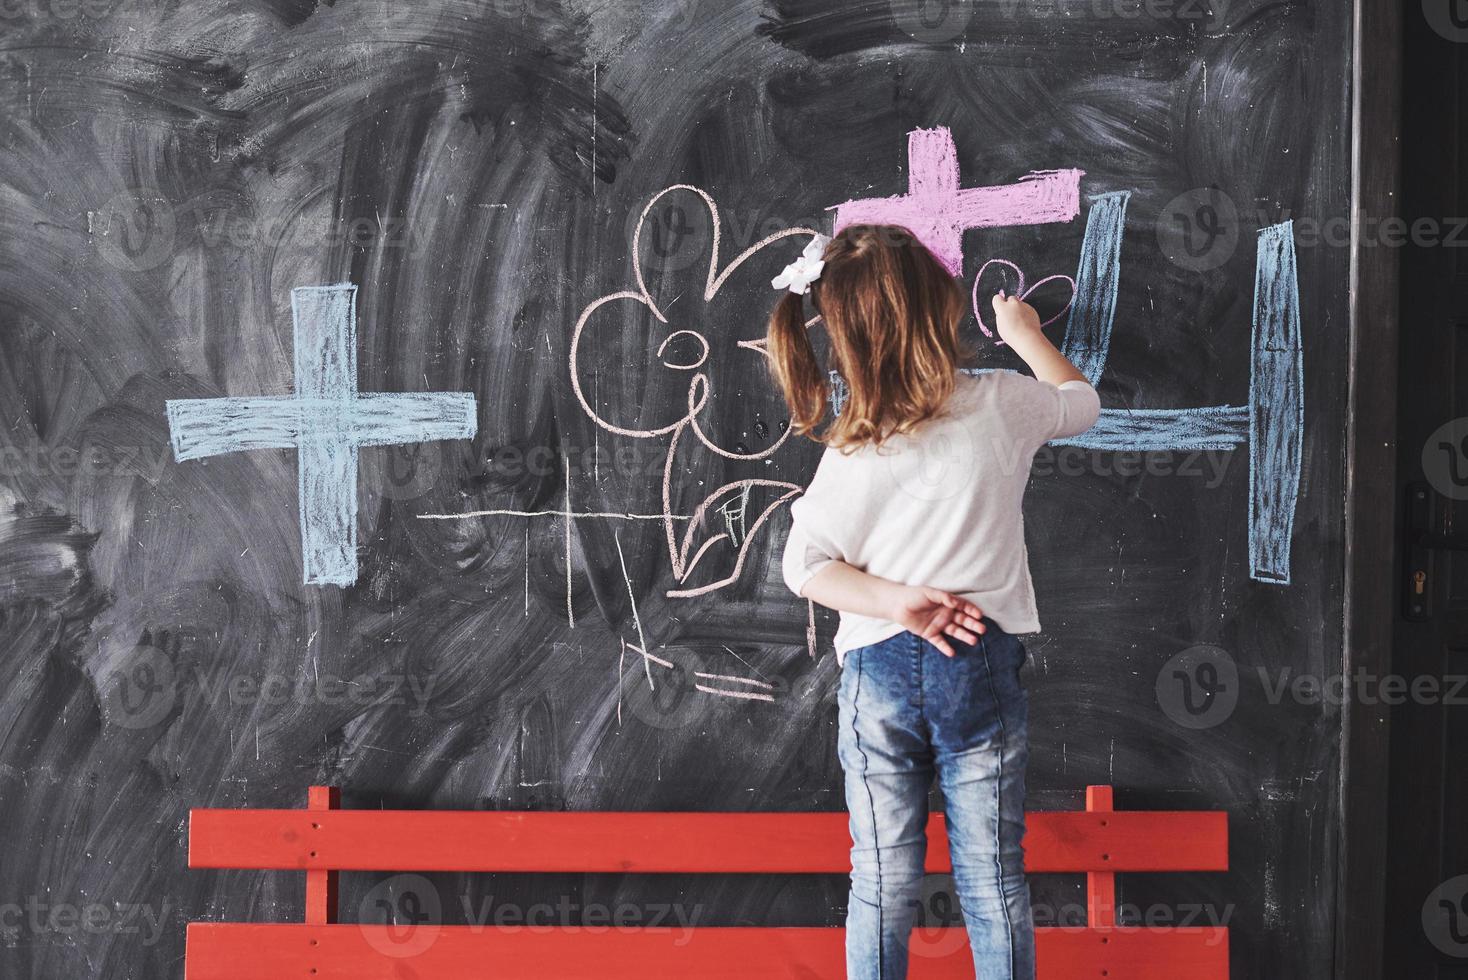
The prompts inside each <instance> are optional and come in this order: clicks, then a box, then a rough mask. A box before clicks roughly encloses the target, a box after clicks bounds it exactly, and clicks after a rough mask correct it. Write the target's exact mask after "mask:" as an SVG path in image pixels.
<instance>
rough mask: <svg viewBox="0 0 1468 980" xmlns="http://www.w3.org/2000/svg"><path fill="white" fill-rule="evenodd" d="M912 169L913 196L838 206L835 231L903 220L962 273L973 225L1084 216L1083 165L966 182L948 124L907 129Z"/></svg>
mask: <svg viewBox="0 0 1468 980" xmlns="http://www.w3.org/2000/svg"><path fill="white" fill-rule="evenodd" d="M907 168H908V188H907V193H906V194H903V195H901V196H898V197H872V198H864V199H862V200H857V201H847V202H846V203H845V204H838V205H836V207H835V211H836V224H835V230H836V231H840V230H841V229H842V228H844V227H846V226H847V225H866V224H876V225H902V226H904V227H906V228H907V229H908V230H909V231H911V232H912V233H913V234H914V235H916V236H917V237H918V239H919V240H920V241H921V242H922V243H923V244H924V245H926V246H927V247H928V248H929V249H930V250H931V251H932V253H933V254H934V255H936V256H937V257H938V259H939V261H941V262H942V263H943V264H944V265H945V266H947V268H948V271H949V272H951V273H953V275H955V276H960V275H962V274H963V233H964V231H965V230H966V229H969V228H997V227H1002V226H1005V225H1043V224H1049V223H1050V222H1053V221H1070V220H1072V219H1073V218H1075V217H1076V216H1077V215H1078V214H1080V213H1081V175H1082V174H1083V173H1084V171H1081V170H1043V171H1038V172H1036V173H1032V174H1029V175H1027V176H1025V177H1021V178H1020V179H1019V180H1018V181H1017V182H1015V183H1013V184H1001V185H999V186H996V187H961V186H959V176H958V150H957V148H956V147H955V146H954V145H953V133H951V132H950V131H949V130H948V128H947V127H946V126H939V127H938V128H936V129H915V130H913V131H912V132H910V133H908V134H907ZM827 210H831V209H829V208H828V209H827Z"/></svg>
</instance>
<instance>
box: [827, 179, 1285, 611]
mask: <svg viewBox="0 0 1468 980" xmlns="http://www.w3.org/2000/svg"><path fill="white" fill-rule="evenodd" d="M1130 199H1131V194H1130V193H1128V192H1125V191H1121V192H1116V193H1111V194H1100V195H1097V196H1095V197H1093V198H1091V201H1092V207H1091V212H1090V216H1089V217H1088V219H1087V221H1086V235H1085V239H1084V241H1083V243H1082V245H1081V259H1080V265H1079V267H1078V269H1077V272H1076V301H1075V306H1074V307H1073V308H1072V310H1071V315H1070V320H1069V323H1068V324H1067V326H1066V333H1065V341H1064V343H1063V346H1062V350H1063V352H1064V353H1065V355H1066V356H1067V357H1068V358H1070V360H1071V361H1072V363H1074V364H1075V365H1076V366H1077V367H1078V368H1079V369H1080V370H1081V371H1082V372H1083V373H1084V374H1085V375H1086V377H1087V378H1089V379H1090V381H1091V383H1092V384H1093V385H1094V384H1097V383H1098V382H1099V381H1100V380H1101V375H1102V374H1103V373H1104V372H1105V370H1106V359H1107V357H1108V355H1109V352H1110V348H1111V333H1112V328H1113V323H1114V321H1115V317H1116V297H1117V289H1118V286H1119V284H1120V281H1121V241H1122V232H1123V230H1124V226H1125V224H1126V209H1127V203H1128V202H1129V200H1130ZM1250 352H1251V357H1250V365H1249V368H1250V370H1249V404H1248V405H1246V406H1245V405H1208V406H1203V407H1200V408H1162V409H1114V408H1108V409H1103V410H1102V411H1101V417H1100V419H1099V420H1097V422H1096V424H1095V425H1094V426H1092V427H1091V428H1090V429H1089V430H1087V431H1086V432H1084V433H1082V434H1081V435H1079V436H1076V437H1075V438H1072V439H1057V440H1055V441H1054V443H1052V444H1053V445H1057V446H1079V447H1082V448H1086V449H1095V450H1101V451H1117V452H1139V451H1140V452H1160V451H1212V452H1227V451H1232V450H1235V449H1238V448H1240V447H1242V446H1244V445H1246V444H1247V445H1248V447H1249V463H1250V466H1249V576H1250V578H1253V579H1255V580H1256V581H1260V582H1268V583H1274V584H1278V585H1288V584H1290V539H1291V536H1292V535H1293V533H1294V527H1295V508H1296V506H1297V504H1298V502H1299V493H1300V474H1301V459H1302V454H1303V449H1304V438H1305V435H1304V433H1305V366H1304V348H1303V344H1302V343H1301V339H1300V286H1299V269H1298V266H1297V263H1296V259H1295V239H1294V223H1293V222H1289V221H1287V222H1284V223H1283V224H1278V225H1272V226H1270V227H1267V228H1264V229H1261V230H1260V232H1259V253H1258V258H1257V261H1256V264H1255V272H1254V320H1253V331H1252V334H1251V341H1250ZM990 370H1008V369H1007V368H999V369H991V368H977V369H973V368H969V369H964V373H966V374H984V373H987V372H988V371H990ZM830 382H831V388H830V394H831V399H830V401H831V414H832V415H833V416H835V415H840V414H841V409H842V408H843V407H844V406H845V404H846V400H847V397H848V395H849V392H848V389H847V386H846V382H845V380H844V379H843V378H842V377H841V375H840V374H838V373H837V372H835V371H831V372H830Z"/></svg>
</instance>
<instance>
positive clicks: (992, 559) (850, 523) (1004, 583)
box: [782, 371, 1101, 663]
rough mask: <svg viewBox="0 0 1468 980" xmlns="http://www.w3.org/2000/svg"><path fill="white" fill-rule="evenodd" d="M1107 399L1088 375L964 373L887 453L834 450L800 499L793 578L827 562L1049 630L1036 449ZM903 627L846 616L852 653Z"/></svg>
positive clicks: (790, 566)
mask: <svg viewBox="0 0 1468 980" xmlns="http://www.w3.org/2000/svg"><path fill="white" fill-rule="evenodd" d="M1100 410H1101V403H1100V399H1099V398H1098V397H1097V395H1096V391H1095V389H1094V388H1092V387H1091V386H1090V385H1089V384H1087V383H1086V382H1084V381H1067V382H1065V383H1064V384H1062V385H1060V386H1059V387H1056V386H1055V385H1052V384H1049V383H1047V382H1043V381H1037V380H1036V379H1034V378H1032V377H1030V376H1029V375H1024V374H1018V373H1016V372H1013V371H993V372H988V373H985V374H980V375H967V374H960V375H959V376H958V379H957V382H956V387H955V389H954V392H953V396H952V397H951V399H950V400H949V402H948V405H947V406H946V407H945V410H944V413H943V414H942V415H941V416H940V417H938V418H934V419H931V420H929V421H928V422H926V423H924V424H923V425H922V426H920V427H919V429H918V430H917V431H916V432H914V433H912V434H911V435H908V436H898V437H894V438H893V439H890V440H888V442H887V443H886V444H885V445H883V446H882V447H881V449H880V450H879V449H874V448H873V447H871V446H863V447H862V448H860V449H858V450H855V451H854V452H851V453H842V452H841V451H840V450H836V449H829V448H828V449H827V450H826V451H825V453H824V454H823V455H822V456H821V461H820V465H819V466H818V467H817V468H816V474H815V478H814V479H813V480H812V481H811V484H810V487H809V488H808V489H807V490H806V491H805V493H804V495H802V496H801V497H799V498H798V499H797V500H796V501H795V503H794V504H792V505H791V508H790V513H791V517H792V524H791V529H790V537H789V539H788V540H787V541H786V543H785V553H784V558H783V563H782V565H783V573H784V578H785V583H786V584H787V585H788V586H789V587H790V589H791V590H792V591H793V592H795V593H796V594H797V595H800V594H801V590H802V589H803V588H804V587H805V584H806V582H808V581H809V580H810V578H811V576H813V575H815V573H816V572H818V571H820V569H821V567H822V566H824V565H826V564H827V563H828V562H831V561H835V560H840V561H844V562H846V563H847V564H849V565H852V566H855V567H856V568H859V569H862V570H863V571H866V572H869V573H870V574H872V575H878V576H881V577H882V578H886V579H892V580H894V581H897V582H902V583H904V584H907V585H925V586H931V587H933V588H938V589H943V590H944V591H946V592H951V593H953V594H955V595H960V596H963V597H964V598H966V599H969V600H971V601H972V602H974V603H976V604H977V605H978V606H979V608H981V609H982V610H983V611H984V613H985V615H987V616H989V617H990V618H991V619H993V620H994V621H995V622H996V623H998V624H999V625H1000V626H1001V627H1002V628H1003V629H1005V630H1006V631H1008V632H1010V633H1034V632H1038V631H1039V629H1040V618H1039V614H1038V612H1037V610H1036V608H1035V589H1034V585H1033V583H1032V582H1031V580H1030V567H1029V556H1028V553H1027V552H1026V550H1025V535H1024V515H1023V512H1022V510H1021V503H1022V501H1023V498H1024V491H1025V485H1026V483H1027V482H1028V481H1029V475H1030V464H1031V461H1032V460H1033V458H1034V455H1035V453H1036V451H1037V450H1039V448H1040V447H1041V446H1043V445H1044V444H1045V443H1047V442H1049V441H1050V440H1052V439H1061V438H1066V437H1068V436H1074V435H1079V434H1080V433H1082V432H1084V431H1086V430H1087V429H1089V428H1090V427H1091V426H1092V425H1093V424H1095V422H1096V419H1097V417H1098V416H1099V414H1100ZM900 632H902V627H901V626H899V625H898V624H896V623H892V622H889V621H886V620H882V619H874V618H871V617H867V616H858V615H854V614H852V613H846V612H843V613H841V621H840V625H839V626H838V628H837V630H836V658H837V662H838V663H841V662H843V661H844V654H845V653H846V651H847V650H853V649H855V648H857V647H861V646H866V645H868V644H871V643H876V642H877V641H879V640H883V639H886V638H887V637H889V636H893V635H895V634H897V633H900Z"/></svg>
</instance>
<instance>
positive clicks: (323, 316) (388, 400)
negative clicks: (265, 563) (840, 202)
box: [168, 283, 478, 585]
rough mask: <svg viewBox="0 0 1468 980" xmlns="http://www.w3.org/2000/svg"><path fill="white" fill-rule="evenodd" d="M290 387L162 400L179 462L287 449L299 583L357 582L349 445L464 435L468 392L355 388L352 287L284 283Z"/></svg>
mask: <svg viewBox="0 0 1468 980" xmlns="http://www.w3.org/2000/svg"><path fill="white" fill-rule="evenodd" d="M291 314H292V316H293V318H294V320H295V348H296V350H295V362H296V365H295V366H296V393H295V394H294V395H292V396H289V397H283V398H272V397H260V398H198V399H183V400H171V401H169V402H168V428H169V432H170V434H171V437H172V440H173V454H174V456H175V457H176V458H177V459H178V460H179V461H181V462H182V461H184V460H190V459H202V458H204V457H206V456H218V455H221V454H224V453H237V452H243V451H245V450H248V449H294V450H296V452H297V469H298V472H299V483H300V522H301V558H302V561H303V563H304V565H305V582H306V584H307V585H351V584H352V583H353V582H355V581H357V451H358V449H359V448H360V447H362V446H394V445H401V444H404V443H412V442H430V441H433V440H438V439H470V438H473V436H474V433H475V430H476V429H477V426H478V422H477V416H478V412H477V410H476V406H475V401H474V396H473V395H472V394H470V393H468V392H437V391H435V392H423V393H415V394H385V393H384V394H361V393H359V392H358V391H357V287H356V286H353V285H352V284H350V283H342V284H340V285H335V286H304V287H301V288H299V289H293V290H291Z"/></svg>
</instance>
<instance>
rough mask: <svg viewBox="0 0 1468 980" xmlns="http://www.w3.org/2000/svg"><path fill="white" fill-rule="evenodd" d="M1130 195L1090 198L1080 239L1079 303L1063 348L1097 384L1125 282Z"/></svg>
mask: <svg viewBox="0 0 1468 980" xmlns="http://www.w3.org/2000/svg"><path fill="white" fill-rule="evenodd" d="M1131 199H1132V195H1131V192H1130V191H1116V192H1114V193H1111V194H1098V195H1096V196H1095V197H1092V198H1091V210H1090V213H1089V214H1088V215H1087V217H1086V237H1085V238H1084V239H1082V241H1081V260H1080V265H1079V267H1078V268H1077V269H1076V293H1075V302H1074V303H1073V304H1072V305H1071V308H1070V319H1069V320H1068V321H1066V326H1065V340H1064V341H1063V342H1062V344H1061V348H1060V352H1061V353H1062V354H1064V355H1065V356H1066V357H1067V358H1069V359H1070V362H1071V363H1072V364H1074V365H1075V366H1076V368H1077V369H1079V370H1080V372H1081V373H1082V374H1084V375H1085V376H1086V377H1087V378H1088V379H1089V380H1090V382H1091V384H1093V385H1094V384H1097V383H1099V382H1100V380H1101V374H1102V372H1103V371H1105V370H1106V355H1107V354H1108V352H1109V351H1110V350H1111V327H1112V324H1113V323H1114V322H1115V321H1116V293H1117V289H1118V287H1119V286H1120V285H1121V236H1122V232H1123V231H1125V230H1126V208H1127V202H1129V201H1130V200H1131Z"/></svg>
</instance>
